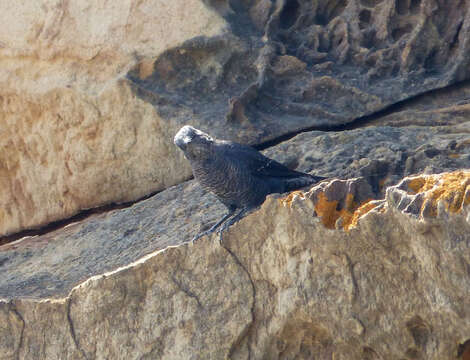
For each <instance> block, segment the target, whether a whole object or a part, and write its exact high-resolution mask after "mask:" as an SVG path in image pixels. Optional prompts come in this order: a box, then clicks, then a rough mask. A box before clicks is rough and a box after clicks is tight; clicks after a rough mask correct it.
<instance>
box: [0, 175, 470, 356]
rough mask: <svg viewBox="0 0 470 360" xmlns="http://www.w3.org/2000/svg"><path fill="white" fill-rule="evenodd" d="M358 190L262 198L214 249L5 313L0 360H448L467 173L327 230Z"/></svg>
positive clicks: (465, 223)
mask: <svg viewBox="0 0 470 360" xmlns="http://www.w3.org/2000/svg"><path fill="white" fill-rule="evenodd" d="M361 181H363V180H354V179H352V180H333V181H331V182H328V183H322V184H320V185H317V186H314V187H313V188H312V189H311V190H310V191H308V192H306V193H304V192H296V193H292V194H290V195H289V196H287V197H281V196H270V197H269V198H268V200H267V201H266V202H265V203H264V204H263V205H262V207H261V209H260V210H258V211H257V212H256V213H254V214H252V215H250V216H248V217H246V218H244V219H242V220H241V221H240V222H239V223H237V224H236V225H234V226H233V227H231V228H230V230H229V231H228V232H227V233H225V235H224V241H223V244H219V243H218V242H217V240H216V236H214V237H213V238H211V239H208V238H204V239H202V240H200V241H199V242H198V243H196V244H194V245H191V244H185V245H180V246H178V247H168V248H166V249H165V250H162V251H157V252H154V253H152V254H150V255H148V256H146V257H143V258H142V259H141V260H139V261H137V262H135V263H133V264H131V265H129V266H126V267H123V268H120V269H118V270H116V271H113V272H110V273H106V274H104V275H101V276H95V277H93V278H91V279H89V280H88V281H86V282H84V283H83V284H81V285H80V286H78V287H76V288H74V289H73V290H72V291H71V292H70V294H69V295H68V296H67V297H65V298H62V299H57V300H48V301H40V302H38V301H35V300H26V299H22V300H21V299H11V300H5V301H3V302H2V303H0V304H1V305H0V311H1V312H0V314H1V316H2V322H1V323H2V324H3V325H2V327H1V328H0V335H1V336H0V339H1V340H0V348H1V350H2V351H1V352H0V353H1V354H3V355H2V357H1V358H2V359H9V358H33V357H34V358H37V354H41V355H40V357H41V358H45V359H46V358H47V359H53V358H57V359H59V358H77V359H80V358H84V359H91V358H96V359H104V358H115V359H129V358H135V359H137V358H149V359H174V358H180V359H189V358H194V359H207V358H211V359H223V358H233V359H265V358H269V359H293V358H297V359H311V358H319V359H328V358H333V357H334V358H335V359H364V358H366V359H397V358H403V359H406V358H414V359H417V358H418V359H452V358H454V357H455V355H456V354H457V352H458V351H459V350H458V349H459V344H463V343H464V342H465V340H467V339H468V334H469V332H470V325H469V324H470V322H469V321H468V319H469V318H470V314H469V312H468V309H470V302H469V300H468V296H467V294H468V292H469V291H470V282H469V281H468V266H469V263H470V212H469V209H470V207H469V206H468V205H469V204H470V172H468V171H467V172H463V171H460V172H454V173H443V174H442V175H428V176H426V175H424V176H417V177H411V178H406V179H405V180H404V181H402V182H401V183H400V184H398V185H397V186H394V187H390V188H389V189H388V190H387V195H386V198H385V199H384V200H381V201H376V202H374V204H373V205H374V206H372V207H369V209H368V210H367V211H364V212H363V213H362V214H361V215H362V216H361V217H360V218H359V219H358V221H357V222H356V223H355V225H354V226H351V227H350V228H349V230H348V231H344V230H331V229H328V227H326V226H324V220H325V219H326V218H329V217H331V216H334V213H335V211H336V212H338V211H339V212H340V213H342V214H340V216H342V215H345V214H347V212H348V211H349V210H348V209H347V206H346V205H347V202H343V200H345V199H348V198H350V197H351V196H354V189H361V188H363V187H364V186H366V185H365V183H364V182H363V183H362V185H361ZM339 193H342V194H343V198H340V197H338V194H339ZM361 193H364V191H361ZM328 203H331V204H333V205H334V206H333V207H331V206H330V207H329V209H330V210H331V211H332V212H331V211H330V213H328V210H326V211H325V209H326V207H325V204H328ZM345 204H346V205H345ZM367 204H368V203H365V204H363V206H362V208H364V206H366V205H367ZM359 209H361V207H360V208H359ZM343 210H344V211H343ZM357 211H358V210H353V212H355V213H357ZM315 213H318V214H319V216H315ZM39 314H41V315H39Z"/></svg>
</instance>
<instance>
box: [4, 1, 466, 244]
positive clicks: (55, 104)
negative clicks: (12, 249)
mask: <svg viewBox="0 0 470 360" xmlns="http://www.w3.org/2000/svg"><path fill="white" fill-rule="evenodd" d="M469 8H470V3H469V0H462V1H448V2H443V1H438V0H396V1H372V0H349V1H346V0H335V1H331V0H328V1H327V0H320V1H313V2H312V1H305V0H290V1H282V0H280V1H276V2H272V1H268V0H253V1H226V0H221V1H220V0H216V1H212V0H207V1H198V0H191V1H186V0H185V1H182V0H178V1H171V2H167V1H163V0H152V1H151V0H147V1H127V2H120V3H119V4H116V3H113V2H105V1H94V2H90V1H81V2H80V4H76V3H74V2H67V1H65V2H58V1H53V0H44V1H41V2H37V1H29V2H23V3H21V4H20V5H18V6H16V5H15V6H13V5H11V4H9V3H8V2H6V1H4V2H3V3H2V4H0V20H1V23H2V24H3V26H2V29H1V30H0V65H1V66H0V85H1V91H0V109H1V111H0V114H1V115H0V186H1V187H2V189H4V191H2V194H1V197H0V205H1V206H0V208H1V211H0V235H5V234H10V233H13V232H17V231H20V230H22V229H27V228H34V227H39V226H43V225H45V224H47V223H49V222H51V221H54V220H58V219H62V218H66V217H69V216H71V215H72V214H75V213H77V212H78V211H80V210H82V209H86V208H91V207H95V206H100V205H103V204H107V203H111V202H118V203H119V202H127V201H132V200H136V199H138V198H141V197H143V196H144V195H148V194H150V193H152V192H155V191H157V190H161V189H164V188H167V187H168V186H171V185H173V184H176V183H178V182H180V181H182V180H183V179H185V178H186V179H187V178H188V177H189V175H190V171H189V167H188V166H187V164H186V162H184V160H183V158H182V156H181V155H180V154H177V152H176V150H175V149H174V147H173V146H172V145H171V137H172V136H171V135H173V134H174V133H175V131H176V130H177V129H178V128H179V126H181V125H182V124H184V123H191V124H192V125H194V126H196V127H198V128H201V129H203V130H205V131H210V132H212V133H213V134H214V135H215V136H216V137H219V138H229V139H231V140H238V141H240V142H245V143H259V142H264V141H268V140H271V139H274V138H277V137H279V136H282V135H285V134H291V133H293V132H296V131H298V130H300V129H305V128H312V127H318V126H326V127H331V126H338V125H342V124H347V123H351V122H353V121H354V120H355V119H357V118H358V117H362V116H364V115H368V114H372V113H374V112H376V111H378V110H381V109H383V108H386V107H388V106H390V105H392V104H395V103H396V102H397V101H400V100H404V99H407V98H410V97H412V96H414V95H416V94H420V93H423V92H425V91H428V90H432V89H437V88H441V87H444V86H447V85H450V84H454V83H456V82H458V81H462V80H465V79H468V78H469V68H470V67H469V61H470V60H469V58H468V56H467V54H468V53H469V51H470V49H469V28H470V20H469V19H470V16H468V11H469ZM170 134H171V135H170Z"/></svg>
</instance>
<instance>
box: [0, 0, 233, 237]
mask: <svg viewBox="0 0 470 360" xmlns="http://www.w3.org/2000/svg"><path fill="white" fill-rule="evenodd" d="M38 4H39V3H36V2H34V1H32V2H25V3H23V5H22V6H10V5H9V4H7V3H3V4H2V5H0V14H1V15H0V18H1V21H2V23H3V24H4V26H2V29H1V30H0V64H1V66H0V67H1V70H0V84H1V86H0V88H1V90H0V186H1V188H2V189H3V190H2V192H1V194H0V235H5V234H9V233H12V232H17V231H19V230H22V229H25V228H31V227H37V226H41V225H44V224H47V223H49V222H52V221H54V220H58V219H61V218H64V217H69V216H71V215H73V214H75V213H77V211H79V210H81V209H87V208H91V207H95V206H99V205H102V204H105V203H109V202H127V201H131V200H135V199H138V198H141V197H143V196H144V195H148V194H149V193H151V192H155V191H156V190H161V189H163V188H166V187H168V186H169V185H172V184H175V183H176V182H178V181H182V180H183V179H185V178H187V177H188V176H189V174H190V170H189V168H188V167H187V166H183V165H181V166H172V164H171V163H170V162H168V161H167V162H165V161H162V159H172V160H175V159H178V158H179V157H180V155H179V154H178V153H177V151H176V150H175V149H174V146H173V144H172V142H171V139H172V137H173V134H174V132H175V131H176V130H177V129H178V128H179V125H177V123H176V122H173V123H169V124H168V123H167V122H166V119H164V118H162V117H160V116H159V115H158V113H157V112H156V110H155V108H154V107H153V106H152V105H151V104H149V103H146V102H144V101H142V100H140V99H138V98H136V97H135V95H134V92H133V90H132V89H131V87H130V84H129V82H128V81H126V80H125V76H126V74H127V73H128V72H129V71H130V69H132V68H134V67H135V66H136V64H138V63H141V62H142V63H141V65H140V66H141V67H142V68H143V67H144V65H143V64H144V63H145V62H146V61H149V60H148V59H152V58H155V57H158V56H159V55H160V54H161V53H163V52H165V51H166V50H167V49H168V48H169V47H174V46H176V45H177V44H181V43H183V42H185V41H187V40H188V39H191V38H193V37H195V36H209V37H210V36H215V35H217V34H220V33H221V32H223V29H224V26H225V25H224V20H223V19H221V18H220V17H219V16H218V15H217V14H216V13H215V12H214V11H212V10H210V9H208V8H207V7H206V6H204V5H203V4H201V3H200V2H199V1H173V2H171V3H167V2H166V1H143V2H142V1H139V2H137V1H134V2H126V3H120V4H111V3H109V4H108V3H106V1H101V2H100V1H98V2H96V1H89V2H87V1H85V2H80V4H79V5H78V4H73V3H69V2H65V3H60V2H57V1H44V2H42V6H39V5H38ZM32 14H33V15H34V16H33V15H32ZM189 16H196V17H197V19H198V21H197V22H188V21H186V20H185V19H186V18H187V17H189ZM163 34H165V35H164V36H163ZM168 34H170V35H168ZM139 59H140V60H139ZM149 66H150V67H151V63H150V65H149ZM142 72H144V70H142ZM181 163H182V162H181ZM156 164H159V165H158V166H157V165H156Z"/></svg>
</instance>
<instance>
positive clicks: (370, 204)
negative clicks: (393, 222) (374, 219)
mask: <svg viewBox="0 0 470 360" xmlns="http://www.w3.org/2000/svg"><path fill="white" fill-rule="evenodd" d="M380 203H381V202H380V201H374V200H369V201H367V202H365V203H364V204H362V205H361V206H359V208H358V209H357V210H356V211H355V212H354V215H353V217H352V219H351V222H350V223H349V225H348V227H347V228H346V229H345V230H351V229H352V228H355V227H356V226H357V223H358V222H359V218H360V217H361V216H362V215H365V214H367V213H368V212H369V211H371V210H372V209H374V208H375V207H377V206H378V205H379V204H380ZM382 211H383V210H382Z"/></svg>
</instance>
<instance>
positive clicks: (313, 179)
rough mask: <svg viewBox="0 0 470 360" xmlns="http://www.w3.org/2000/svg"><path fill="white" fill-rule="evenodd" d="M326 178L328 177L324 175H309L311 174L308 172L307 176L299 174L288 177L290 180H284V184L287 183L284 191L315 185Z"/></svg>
mask: <svg viewBox="0 0 470 360" xmlns="http://www.w3.org/2000/svg"><path fill="white" fill-rule="evenodd" d="M325 179H327V178H325V177H323V176H315V175H309V174H306V175H305V176H299V177H296V178H292V179H288V180H285V182H284V185H285V191H284V192H288V191H293V190H298V189H301V188H303V187H305V186H308V185H313V184H315V183H317V182H319V181H322V180H325Z"/></svg>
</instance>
